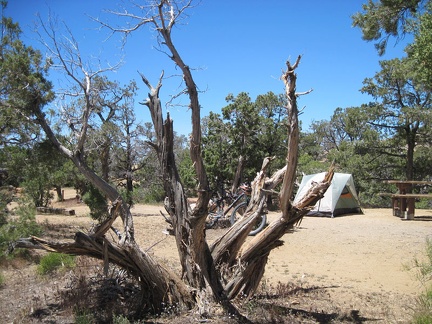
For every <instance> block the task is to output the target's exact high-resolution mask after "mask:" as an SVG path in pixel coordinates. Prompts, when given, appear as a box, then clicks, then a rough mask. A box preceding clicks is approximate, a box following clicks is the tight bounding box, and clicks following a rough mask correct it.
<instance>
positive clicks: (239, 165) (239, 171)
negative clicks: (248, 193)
mask: <svg viewBox="0 0 432 324" xmlns="http://www.w3.org/2000/svg"><path fill="white" fill-rule="evenodd" d="M245 164H246V160H245V158H244V156H243V155H240V156H239V158H238V162H237V169H236V173H235V176H234V181H233V183H232V187H231V192H232V193H235V192H236V191H237V188H238V187H239V186H240V181H241V176H242V174H243V170H244V166H245Z"/></svg>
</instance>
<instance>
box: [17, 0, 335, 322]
mask: <svg viewBox="0 0 432 324" xmlns="http://www.w3.org/2000/svg"><path fill="white" fill-rule="evenodd" d="M180 4H181V5H180ZM191 5H192V1H186V2H184V3H180V2H174V1H167V0H160V1H158V2H157V3H155V4H152V5H150V6H149V7H147V6H141V7H140V9H141V10H142V12H144V13H146V16H142V17H141V16H138V15H137V14H136V13H129V12H127V11H122V12H121V13H116V14H118V15H121V16H123V17H126V18H131V19H133V20H136V24H129V28H127V29H117V28H113V27H111V26H108V27H109V28H111V30H112V31H113V32H123V33H125V34H129V33H131V32H133V31H135V30H137V29H139V28H140V27H141V26H143V25H146V24H152V25H153V26H154V28H155V30H156V31H157V33H158V35H159V37H160V44H161V45H162V46H164V47H165V48H166V49H167V53H169V56H170V58H171V59H172V61H173V62H174V64H175V65H176V67H177V68H179V69H180V70H181V72H182V77H183V81H184V84H185V86H186V88H185V90H184V93H185V94H187V96H188V99H189V109H190V113H191V123H192V134H191V136H190V155H191V158H192V161H193V166H194V168H195V174H196V177H197V179H198V186H199V187H198V200H197V202H196V205H195V206H194V207H193V208H191V206H189V204H188V201H187V197H186V195H185V191H184V188H183V185H182V182H181V179H180V177H179V174H178V171H177V166H176V161H175V158H174V151H173V138H174V130H173V120H172V119H171V118H170V116H169V115H168V114H167V116H166V117H165V118H164V113H163V109H162V103H161V100H160V97H159V93H160V91H161V87H162V80H163V73H162V75H161V76H160V78H159V80H158V83H157V84H156V85H152V84H151V82H150V81H149V80H148V79H147V78H146V77H145V76H144V75H143V74H141V79H142V81H143V82H144V84H145V85H146V86H147V87H148V89H149V92H148V98H147V99H146V100H145V102H144V104H145V105H146V106H147V107H148V109H149V111H150V113H151V118H152V121H153V125H154V129H155V133H156V139H155V141H154V142H152V143H151V145H152V146H153V148H154V149H155V151H156V153H157V157H158V160H159V165H160V168H161V171H162V174H163V181H164V183H163V184H164V190H165V193H166V197H167V199H166V203H165V209H166V213H168V217H169V219H170V222H171V224H172V225H173V233H174V238H175V240H176V243H177V249H178V255H179V262H180V264H181V273H175V272H173V271H172V270H170V269H169V268H167V267H166V266H165V265H164V264H163V263H162V262H161V261H160V260H158V259H157V258H155V257H153V256H151V255H150V254H148V253H147V252H145V251H144V250H143V249H141V248H140V247H139V246H138V245H137V243H136V241H135V236H134V226H133V217H132V214H131V212H130V210H129V208H128V206H127V204H126V203H125V202H124V201H123V200H122V198H121V196H120V195H119V193H118V191H117V190H116V189H115V188H114V187H112V186H111V185H110V184H108V183H107V182H105V181H104V180H103V179H102V178H101V177H100V176H98V175H97V174H96V173H95V172H94V171H93V170H91V169H90V168H89V167H88V166H87V165H86V163H85V158H84V155H83V150H84V149H85V147H84V143H85V141H86V139H87V126H86V125H87V124H88V120H89V118H90V117H91V116H92V114H93V113H94V112H93V108H92V105H91V102H92V100H90V99H91V98H90V96H91V93H90V92H86V89H90V88H91V84H92V78H91V74H89V73H84V75H85V77H84V78H83V79H81V78H76V81H79V82H81V83H80V86H81V89H82V92H81V94H82V96H83V99H84V102H85V103H86V104H85V105H84V107H83V111H82V114H81V122H82V124H81V127H80V132H78V139H77V144H76V146H75V147H74V148H73V149H69V148H67V147H66V146H65V145H63V144H62V143H60V141H59V140H58V139H57V138H56V136H55V135H54V133H53V131H52V130H51V127H50V125H49V123H48V121H47V120H46V118H45V114H44V112H43V107H42V106H40V105H37V103H35V106H34V107H33V108H32V109H33V111H34V118H35V122H36V123H38V124H39V125H40V126H41V127H42V129H43V130H44V131H45V133H46V134H47V137H48V138H49V139H50V140H51V141H52V143H53V144H54V146H55V147H57V148H58V149H59V150H60V151H61V152H63V153H64V154H65V155H66V156H67V157H69V158H70V159H71V160H72V161H73V162H74V163H75V165H76V166H77V167H78V169H79V170H80V172H82V173H83V175H84V176H85V177H86V178H87V179H88V180H89V181H91V182H92V184H93V185H95V186H96V187H97V188H98V189H99V190H101V191H102V192H103V193H104V194H105V195H106V196H107V197H108V198H109V199H110V201H111V202H112V206H111V209H110V217H109V218H108V219H106V220H105V221H104V222H102V223H101V224H99V225H98V226H97V227H96V228H95V229H94V230H92V231H90V232H89V233H87V234H85V233H82V232H78V233H76V235H75V238H74V241H73V242H48V241H46V240H43V239H41V238H37V237H30V238H23V239H20V240H19V241H18V242H16V246H17V247H27V248H42V249H45V250H48V251H55V252H62V253H68V254H74V255H87V256H90V257H94V258H98V259H101V260H104V261H105V265H106V266H108V264H109V263H113V264H116V265H118V266H120V267H123V268H124V269H126V270H127V271H128V272H129V273H131V274H132V275H134V276H136V277H137V278H139V279H140V283H141V288H142V291H143V294H144V298H143V305H142V307H143V308H145V309H149V310H150V309H151V310H156V311H160V310H161V308H162V305H164V304H167V303H172V304H176V305H179V306H180V307H181V308H183V309H192V308H195V307H196V308H197V310H198V312H199V313H200V314H201V315H208V314H209V313H210V312H211V310H210V308H209V305H210V304H212V303H213V302H216V303H218V304H219V305H221V306H222V307H223V309H224V310H225V311H226V312H229V313H230V314H236V315H237V316H241V315H240V314H239V313H238V312H237V310H236V309H235V307H234V306H233V304H232V303H231V301H232V300H233V299H234V298H236V297H238V296H247V297H250V296H252V295H253V294H254V293H255V291H256V290H257V287H258V285H259V282H260V280H261V278H262V276H263V274H264V271H265V266H266V263H267V260H268V257H269V255H270V252H271V251H272V250H273V249H274V248H276V247H278V246H281V245H282V244H283V241H282V240H281V238H282V237H283V236H284V235H285V234H286V233H289V232H291V231H292V230H293V228H294V226H295V225H296V224H297V223H298V222H299V221H300V220H301V219H302V217H303V216H304V215H305V214H306V213H307V211H308V208H309V207H310V206H312V205H314V204H315V202H316V201H317V200H318V199H320V198H321V197H322V196H323V194H324V192H325V190H326V189H327V188H328V186H329V184H330V182H331V179H332V176H333V170H330V171H329V172H328V174H327V177H326V178H325V179H324V180H323V182H321V183H317V184H316V185H315V186H314V187H312V188H311V189H310V191H309V192H308V193H307V194H306V195H305V196H304V197H303V199H302V200H301V201H300V202H299V203H297V204H296V205H293V204H292V203H291V200H290V198H291V196H292V193H293V186H294V183H295V174H296V167H297V156H298V154H297V153H298V152H297V150H298V141H299V127H298V108H297V97H298V96H299V95H300V94H299V93H297V92H296V79H297V76H296V73H295V70H296V69H297V67H298V65H299V63H300V57H298V58H297V59H296V61H295V62H294V64H291V63H290V62H289V61H288V62H286V70H285V71H283V74H282V77H281V79H282V81H283V82H284V85H285V92H286V96H287V99H288V100H287V107H286V109H287V112H288V127H287V137H288V150H287V156H286V165H285V167H284V168H282V169H280V170H278V171H277V172H275V173H274V174H272V175H268V174H267V169H268V166H269V164H270V163H271V160H272V158H271V157H266V158H264V162H263V164H262V168H261V170H259V172H258V173H257V176H256V178H255V179H254V181H253V183H252V186H253V190H252V198H251V201H250V204H249V205H248V207H247V210H246V213H245V214H244V216H243V217H242V219H241V220H240V221H238V222H236V223H235V224H234V225H233V226H232V227H231V228H229V229H228V230H227V231H226V232H225V234H223V235H222V236H221V237H219V238H218V239H217V240H216V241H215V242H214V243H212V244H211V245H210V244H209V243H208V242H207V240H206V228H205V222H206V218H207V214H208V208H207V207H208V202H209V199H210V195H211V192H210V189H209V183H208V179H207V174H206V172H205V168H204V163H203V159H202V152H201V126H200V120H201V116H200V105H199V100H198V94H199V93H198V91H197V86H196V84H195V82H194V79H193V76H192V73H191V70H190V68H189V66H188V65H187V64H186V63H185V62H184V61H183V60H182V57H181V56H180V54H179V52H178V51H177V49H176V47H175V46H174V44H173V41H172V39H171V31H172V28H173V26H174V24H175V23H176V21H177V20H179V19H180V18H181V17H182V15H183V14H184V11H185V10H186V9H188V8H190V7H191ZM82 71H84V70H82ZM72 77H73V76H72ZM81 80H83V81H81ZM277 188H280V191H279V193H278V196H279V203H280V209H281V215H280V217H279V218H278V219H277V220H276V221H274V222H272V223H271V224H269V226H268V227H267V228H266V229H265V230H263V231H262V232H260V233H259V234H258V235H257V236H255V237H254V238H252V239H251V240H249V241H247V240H246V238H247V236H248V233H249V232H250V231H251V229H252V227H253V226H254V223H255V221H256V220H257V219H258V218H259V217H260V214H261V213H262V212H263V208H264V206H265V202H266V200H267V196H268V195H269V194H274V193H275V192H276V190H277ZM118 216H120V217H121V220H122V224H123V229H122V234H121V238H117V239H116V238H114V239H113V238H110V237H109V236H108V235H106V233H107V232H108V231H109V230H110V228H111V225H112V224H113V222H114V221H115V220H116V218H117V217H118ZM143 235H145V234H143Z"/></svg>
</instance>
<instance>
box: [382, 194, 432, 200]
mask: <svg viewBox="0 0 432 324" xmlns="http://www.w3.org/2000/svg"><path fill="white" fill-rule="evenodd" d="M390 196H391V197H392V198H430V199H432V194H415V193H414V194H390Z"/></svg>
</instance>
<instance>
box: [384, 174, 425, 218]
mask: <svg viewBox="0 0 432 324" xmlns="http://www.w3.org/2000/svg"><path fill="white" fill-rule="evenodd" d="M385 183H391V184H395V185H396V186H397V187H398V190H399V192H398V193H395V194H392V193H383V194H381V195H386V196H387V195H388V196H390V197H391V198H392V209H393V216H398V217H404V218H405V219H414V213H415V200H416V199H419V198H429V199H432V194H417V193H411V190H412V187H413V185H432V181H417V180H387V181H385Z"/></svg>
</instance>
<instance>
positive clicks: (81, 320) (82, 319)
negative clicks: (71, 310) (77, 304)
mask: <svg viewBox="0 0 432 324" xmlns="http://www.w3.org/2000/svg"><path fill="white" fill-rule="evenodd" d="M92 323H95V319H94V316H93V314H91V313H88V312H86V311H76V312H75V324H92Z"/></svg>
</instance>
